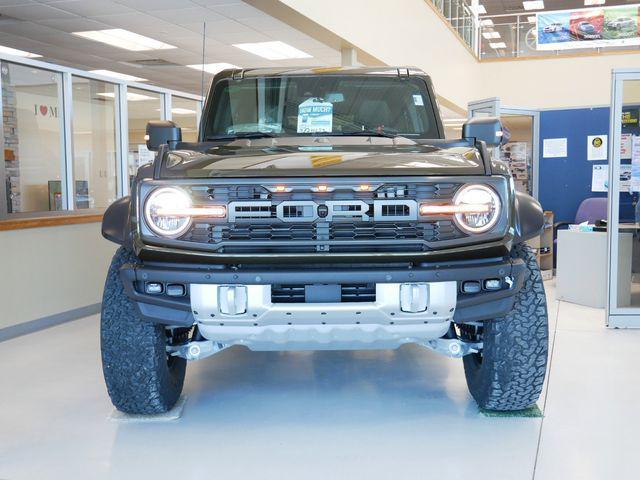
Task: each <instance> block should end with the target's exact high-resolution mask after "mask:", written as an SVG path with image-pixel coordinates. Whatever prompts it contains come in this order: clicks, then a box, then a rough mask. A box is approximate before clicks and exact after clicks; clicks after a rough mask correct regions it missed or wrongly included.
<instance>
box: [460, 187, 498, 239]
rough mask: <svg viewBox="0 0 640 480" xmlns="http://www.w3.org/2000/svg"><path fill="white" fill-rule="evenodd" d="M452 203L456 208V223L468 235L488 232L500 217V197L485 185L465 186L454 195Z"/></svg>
mask: <svg viewBox="0 0 640 480" xmlns="http://www.w3.org/2000/svg"><path fill="white" fill-rule="evenodd" d="M453 203H454V204H455V206H456V207H458V213H456V214H455V216H454V218H455V220H456V223H457V224H458V226H459V227H460V228H461V229H462V230H464V231H466V232H468V233H485V232H488V231H489V230H491V229H492V228H493V227H494V226H495V224H496V223H497V222H498V218H499V217H500V197H499V196H498V194H497V193H496V192H495V190H493V189H492V188H491V187H488V186H486V185H465V186H464V187H462V188H461V189H460V190H459V191H458V193H456V196H455V197H454V199H453Z"/></svg>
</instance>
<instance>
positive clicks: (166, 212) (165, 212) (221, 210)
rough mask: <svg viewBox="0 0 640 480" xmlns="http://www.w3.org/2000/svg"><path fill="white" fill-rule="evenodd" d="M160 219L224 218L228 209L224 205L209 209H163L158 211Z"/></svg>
mask: <svg viewBox="0 0 640 480" xmlns="http://www.w3.org/2000/svg"><path fill="white" fill-rule="evenodd" d="M156 215H157V216H160V217H208V218H224V217H226V216H227V207H225V206H224V205H211V206H208V207H190V208H171V207H162V208H158V209H157V210H156Z"/></svg>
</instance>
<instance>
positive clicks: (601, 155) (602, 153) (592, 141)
mask: <svg viewBox="0 0 640 480" xmlns="http://www.w3.org/2000/svg"><path fill="white" fill-rule="evenodd" d="M607 137H608V135H589V136H588V137H587V160H589V161H590V162H594V161H597V160H606V159H607Z"/></svg>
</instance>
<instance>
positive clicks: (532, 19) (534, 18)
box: [527, 15, 538, 23]
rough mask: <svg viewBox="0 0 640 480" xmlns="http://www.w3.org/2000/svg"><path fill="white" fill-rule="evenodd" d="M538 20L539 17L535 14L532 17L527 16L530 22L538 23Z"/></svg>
mask: <svg viewBox="0 0 640 480" xmlns="http://www.w3.org/2000/svg"><path fill="white" fill-rule="evenodd" d="M537 21H538V17H536V16H535V15H533V16H531V17H527V22H529V23H536V22H537Z"/></svg>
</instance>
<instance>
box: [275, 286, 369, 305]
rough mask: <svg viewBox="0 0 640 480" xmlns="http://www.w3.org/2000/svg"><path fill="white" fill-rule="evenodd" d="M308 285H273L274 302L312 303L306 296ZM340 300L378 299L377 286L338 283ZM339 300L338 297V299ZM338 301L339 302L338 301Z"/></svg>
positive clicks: (359, 301)
mask: <svg viewBox="0 0 640 480" xmlns="http://www.w3.org/2000/svg"><path fill="white" fill-rule="evenodd" d="M305 287H308V285H301V284H300V285H273V286H272V287H271V302H272V303H307V302H309V303H311V302H313V300H311V301H309V300H308V299H307V297H306V294H305V292H306V291H307V292H308V289H307V288H305ZM338 287H339V289H340V299H339V302H342V303H361V302H375V301H376V286H375V284H373V283H357V284H344V285H338ZM336 300H337V299H336ZM336 303H337V302H336Z"/></svg>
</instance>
